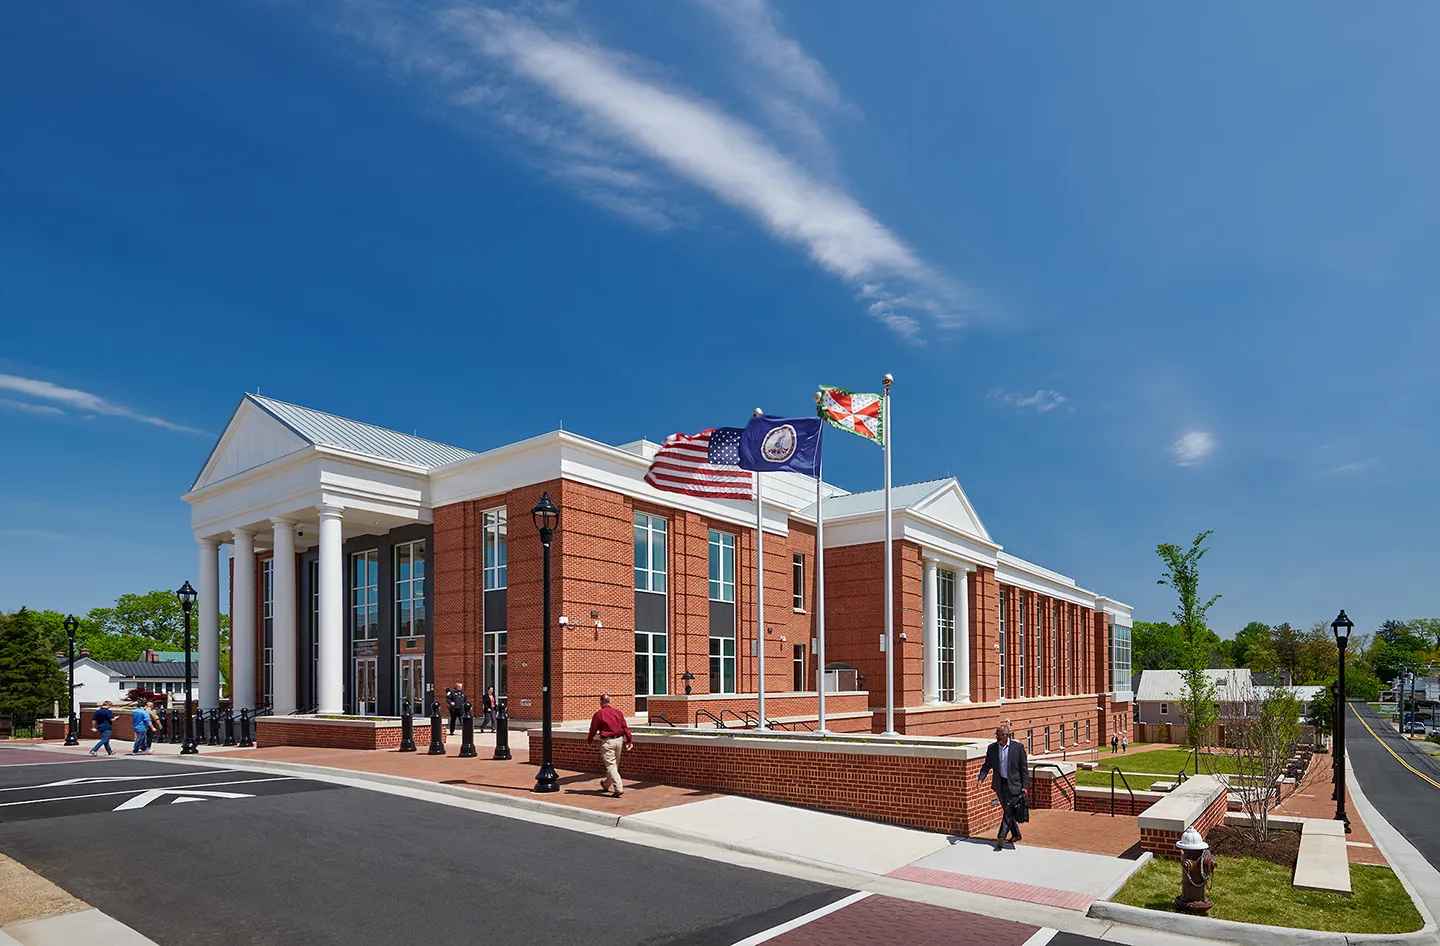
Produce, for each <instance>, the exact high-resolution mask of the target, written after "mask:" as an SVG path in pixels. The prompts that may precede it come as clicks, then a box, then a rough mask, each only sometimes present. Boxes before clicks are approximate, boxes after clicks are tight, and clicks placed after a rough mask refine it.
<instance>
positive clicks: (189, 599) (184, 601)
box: [175, 581, 199, 613]
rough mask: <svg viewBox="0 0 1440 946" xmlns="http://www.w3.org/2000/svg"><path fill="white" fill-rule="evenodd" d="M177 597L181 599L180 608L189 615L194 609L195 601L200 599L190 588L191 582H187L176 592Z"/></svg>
mask: <svg viewBox="0 0 1440 946" xmlns="http://www.w3.org/2000/svg"><path fill="white" fill-rule="evenodd" d="M175 597H177V598H179V599H180V607H182V608H184V609H185V611H186V612H187V613H188V612H189V611H190V609H191V608H192V607H194V605H195V599H196V598H198V597H199V593H198V592H197V591H196V590H195V589H194V588H192V587H190V582H188V581H187V582H185V584H183V585H181V586H180V590H179V591H177V592H175Z"/></svg>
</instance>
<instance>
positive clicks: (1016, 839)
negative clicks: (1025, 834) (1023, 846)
mask: <svg viewBox="0 0 1440 946" xmlns="http://www.w3.org/2000/svg"><path fill="white" fill-rule="evenodd" d="M1010 840H1012V841H1018V840H1020V832H1019V831H1016V832H1015V833H1014V834H1012V835H1010Z"/></svg>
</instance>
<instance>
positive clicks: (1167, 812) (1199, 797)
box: [1139, 775, 1225, 835]
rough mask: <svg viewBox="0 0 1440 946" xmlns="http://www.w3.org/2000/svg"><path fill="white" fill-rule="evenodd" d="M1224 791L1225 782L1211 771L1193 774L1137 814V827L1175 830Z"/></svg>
mask: <svg viewBox="0 0 1440 946" xmlns="http://www.w3.org/2000/svg"><path fill="white" fill-rule="evenodd" d="M1224 791H1225V784H1224V783H1223V782H1221V781H1220V780H1219V779H1217V778H1216V777H1215V776H1213V775H1197V776H1195V777H1194V778H1192V779H1187V780H1186V781H1184V782H1182V783H1181V784H1179V785H1177V786H1175V788H1173V789H1172V790H1170V791H1169V792H1167V793H1166V794H1165V797H1163V798H1161V799H1160V800H1159V801H1157V802H1156V803H1155V804H1153V805H1151V806H1150V808H1149V809H1148V810H1147V811H1146V812H1145V813H1144V814H1143V815H1141V816H1140V818H1139V826H1140V830H1142V831H1144V830H1145V829H1146V828H1149V829H1151V830H1152V831H1166V832H1170V833H1173V834H1177V835H1178V834H1179V833H1180V832H1182V831H1184V830H1185V829H1186V828H1187V827H1189V826H1190V825H1192V824H1194V823H1195V819H1196V818H1199V817H1200V816H1201V815H1203V814H1204V813H1205V809H1207V808H1209V807H1210V805H1211V804H1213V803H1214V801H1215V799H1217V798H1219V797H1220V796H1221V795H1222V794H1223V793H1224Z"/></svg>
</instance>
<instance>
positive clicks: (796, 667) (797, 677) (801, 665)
mask: <svg viewBox="0 0 1440 946" xmlns="http://www.w3.org/2000/svg"><path fill="white" fill-rule="evenodd" d="M790 666H791V671H792V672H791V680H790V686H791V687H792V688H793V689H794V691H795V692H796V693H803V692H804V691H805V645H804V644H796V645H795V657H794V659H793V660H792V661H791V664H790Z"/></svg>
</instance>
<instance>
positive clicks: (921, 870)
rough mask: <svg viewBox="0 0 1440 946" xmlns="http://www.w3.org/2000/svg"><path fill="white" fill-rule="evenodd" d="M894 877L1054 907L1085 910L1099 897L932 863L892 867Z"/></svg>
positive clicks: (889, 875) (890, 875)
mask: <svg viewBox="0 0 1440 946" xmlns="http://www.w3.org/2000/svg"><path fill="white" fill-rule="evenodd" d="M885 876H886V877H894V878H895V879H896V880H909V881H913V882H915V883H917V884H930V885H931V886H935V887H948V888H950V889H951V890H964V891H967V892H968V893H983V894H987V895H989V896H991V897H1004V898H1005V899H1007V900H1021V901H1024V902H1025V903H1041V904H1044V905H1045V906H1050V907H1063V908H1064V909H1066V910H1085V909H1088V908H1089V906H1090V904H1091V903H1092V902H1093V901H1094V900H1095V897H1094V896H1093V895H1091V894H1088V893H1076V892H1075V891H1073V890H1056V889H1054V888H1053V887H1037V886H1035V885H1034V884H1022V883H1018V882H1016V881H1013V880H1001V879H998V878H995V877H977V876H975V875H974V874H960V873H956V872H955V871H949V870H935V869H934V868H932V867H917V866H916V865H914V864H911V865H909V866H907V867H901V868H899V869H898V870H892V871H891V872H890V873H888V874H886V875H885Z"/></svg>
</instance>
